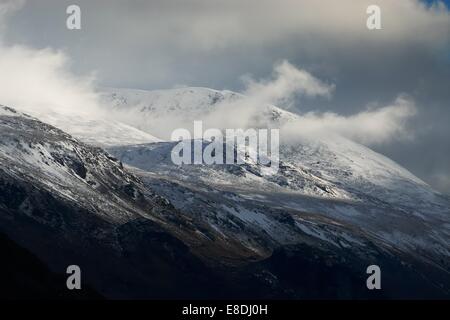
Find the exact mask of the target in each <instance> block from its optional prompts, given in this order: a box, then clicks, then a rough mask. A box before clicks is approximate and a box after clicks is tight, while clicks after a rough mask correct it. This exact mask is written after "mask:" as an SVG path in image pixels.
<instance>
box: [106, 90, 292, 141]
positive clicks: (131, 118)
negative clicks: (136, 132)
mask: <svg viewBox="0 0 450 320" xmlns="http://www.w3.org/2000/svg"><path fill="white" fill-rule="evenodd" d="M245 99H246V97H245V96H244V95H242V94H240V93H236V92H232V91H228V90H223V91H219V90H213V89H209V88H198V87H188V88H178V89H169V90H155V91H145V90H133V89H112V88H109V89H103V90H102V92H101V100H102V102H103V105H104V106H106V107H107V109H108V110H109V112H111V111H112V112H114V111H115V112H119V114H120V118H121V121H123V122H125V123H127V124H129V125H131V126H133V127H136V128H139V129H140V130H142V131H145V132H147V133H151V134H153V135H155V136H157V137H162V138H164V139H170V133H171V132H172V131H173V130H174V129H177V128H180V127H181V128H190V126H192V124H193V122H194V121H195V120H202V121H203V122H205V124H206V125H211V126H212V127H222V126H224V127H225V128H228V127H227V122H226V118H228V117H229V116H230V112H229V110H230V108H233V109H234V110H236V111H237V110H239V112H240V113H241V114H243V113H245V114H246V116H245V120H246V121H245V125H247V126H249V127H267V126H273V125H279V124H280V123H282V122H285V121H290V120H292V119H296V118H297V116H296V115H295V114H293V113H290V112H288V111H285V110H283V109H280V108H278V107H276V106H273V105H268V104H267V105H262V106H259V105H258V106H257V107H256V108H248V107H246V106H245V107H244V106H241V105H240V104H241V103H242V102H243V101H244V102H245ZM244 108H245V109H246V110H245V112H244V110H243V109H244ZM232 116H233V115H232ZM234 116H235V117H237V118H242V116H241V115H238V114H236V115H234Z"/></svg>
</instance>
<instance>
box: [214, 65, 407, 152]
mask: <svg viewBox="0 0 450 320" xmlns="http://www.w3.org/2000/svg"><path fill="white" fill-rule="evenodd" d="M246 84H247V89H246V90H245V91H244V96H242V97H241V98H240V99H238V100H234V101H225V102H223V103H221V104H219V106H218V108H217V109H216V110H215V111H214V112H212V113H211V114H210V115H208V117H207V119H206V122H207V123H208V125H209V126H212V127H222V128H223V127H225V128H236V127H249V126H251V125H252V124H254V119H255V118H257V117H258V115H259V113H261V112H262V111H263V107H264V106H266V105H276V106H278V107H282V108H283V107H284V105H283V104H286V103H287V104H289V101H292V100H293V97H294V96H298V95H300V96H303V95H306V96H322V97H327V98H329V99H332V98H331V97H332V93H333V91H334V90H335V85H334V84H332V85H330V84H325V83H324V82H322V81H321V80H319V79H317V78H315V77H314V76H313V75H311V74H310V73H308V72H307V71H305V70H301V69H298V68H296V67H295V66H293V65H292V64H290V63H289V62H287V61H283V62H282V63H279V64H276V65H275V66H274V73H273V78H272V79H270V80H267V79H264V80H261V81H256V80H254V79H251V78H247V80H246ZM372 104H373V103H372ZM284 109H286V108H284ZM300 111H301V107H300ZM415 114H416V107H415V104H414V101H413V100H412V99H411V98H409V97H407V96H406V95H401V94H400V95H399V96H398V97H397V98H396V99H395V101H394V102H393V103H392V104H390V105H388V106H383V107H378V108H374V107H371V108H368V110H365V111H362V112H359V113H356V114H353V115H350V116H343V115H339V114H337V113H334V112H318V111H315V112H306V113H302V112H300V114H299V117H298V118H296V119H293V120H291V121H289V122H287V123H283V124H282V127H281V129H282V132H283V133H284V135H285V138H288V139H289V138H294V137H295V136H299V135H300V136H301V135H311V134H313V135H334V134H337V135H341V136H344V137H347V138H349V139H351V140H354V141H358V142H360V143H363V144H367V145H370V144H380V143H387V142H390V141H392V140H394V139H404V138H408V137H410V135H411V134H412V132H409V131H408V130H407V121H408V119H409V118H411V117H412V116H414V115H415Z"/></svg>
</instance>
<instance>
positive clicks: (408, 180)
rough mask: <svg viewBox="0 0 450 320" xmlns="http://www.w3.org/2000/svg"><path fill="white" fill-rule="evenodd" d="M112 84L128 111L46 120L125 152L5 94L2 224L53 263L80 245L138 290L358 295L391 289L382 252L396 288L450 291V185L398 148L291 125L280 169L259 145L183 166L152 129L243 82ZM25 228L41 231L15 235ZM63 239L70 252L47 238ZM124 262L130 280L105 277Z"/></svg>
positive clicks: (190, 117) (200, 111)
mask: <svg viewBox="0 0 450 320" xmlns="http://www.w3.org/2000/svg"><path fill="white" fill-rule="evenodd" d="M102 95H103V102H104V104H105V106H106V107H107V108H110V109H109V112H111V113H112V114H114V113H115V112H118V114H119V115H120V122H118V123H116V122H109V120H106V119H105V120H104V122H103V121H101V122H86V120H85V119H83V118H81V119H79V120H78V121H74V122H71V121H69V120H70V119H69V118H67V120H68V121H65V122H64V121H61V120H60V119H61V115H60V114H57V115H56V116H55V117H54V119H53V120H52V116H53V115H52V114H46V115H42V116H41V117H40V120H44V119H45V120H44V121H46V122H50V123H52V122H53V123H54V124H57V125H58V124H59V127H60V128H61V127H65V128H66V129H65V130H67V131H68V132H69V133H73V134H74V135H75V136H76V137H78V138H81V139H82V140H84V141H85V142H88V143H92V144H96V145H102V146H105V147H107V151H108V152H109V154H111V155H112V156H110V155H109V154H108V153H106V152H104V151H102V150H101V149H99V148H96V147H92V146H89V145H87V144H85V143H83V142H80V141H79V140H77V139H76V138H74V137H72V136H70V135H68V134H66V133H64V132H63V131H60V130H58V129H56V128H54V127H52V126H49V125H47V124H45V123H42V122H40V121H38V120H37V119H35V118H31V117H29V116H26V115H24V114H20V113H18V112H17V111H15V110H13V109H9V108H1V109H0V111H1V112H0V132H1V133H2V139H1V141H0V158H1V159H2V163H7V164H8V166H7V167H6V168H8V169H6V170H3V171H2V172H1V175H0V182H1V186H2V194H7V195H8V196H6V197H3V198H2V197H1V196H0V209H1V212H2V215H1V217H0V219H2V221H3V223H2V227H1V230H0V231H2V232H4V233H6V234H7V235H8V236H9V237H11V238H12V239H13V240H14V241H17V242H18V243H20V244H21V245H23V246H25V247H26V248H28V249H29V250H31V251H32V252H35V253H37V254H38V256H39V257H40V258H41V259H43V260H44V261H45V262H47V263H48V264H52V263H51V262H52V261H58V262H57V263H53V269H54V270H61V268H62V265H63V264H64V263H65V261H67V258H68V257H71V255H70V254H68V252H75V253H76V254H75V255H74V257H76V258H77V259H80V260H82V261H83V262H84V263H86V265H87V266H88V269H89V268H93V266H94V265H95V266H96V267H95V270H96V272H93V274H92V276H91V277H90V278H89V281H90V283H91V284H92V286H93V287H94V289H96V290H98V291H99V292H100V293H101V294H103V295H106V296H112V297H117V296H120V294H119V293H120V292H123V291H121V289H123V288H124V287H126V288H127V289H128V290H127V294H126V293H122V294H124V295H125V296H126V297H150V296H155V297H156V296H158V294H157V293H155V295H152V294H151V293H149V292H148V291H146V290H145V288H152V289H156V292H159V294H160V295H159V296H164V294H166V295H167V296H173V295H174V292H176V290H178V289H179V287H177V286H175V287H173V283H172V282H171V281H170V280H169V279H170V278H171V277H176V278H177V281H178V280H179V281H180V282H182V283H184V287H183V286H182V287H183V288H185V289H186V291H183V290H181V291H182V294H180V296H184V297H186V296H188V297H192V296H193V295H194V296H195V295H196V294H197V296H199V297H206V296H208V295H209V296H211V295H212V296H214V297H216V296H217V295H218V293H217V288H219V287H220V288H222V289H223V291H222V292H223V296H225V297H233V298H236V297H242V296H243V297H288V298H305V297H309V298H311V297H316V298H317V297H347V298H349V297H375V296H376V297H378V294H379V293H373V292H368V291H367V290H365V278H366V273H365V272H366V267H367V266H368V265H370V264H378V265H380V266H381V268H382V270H383V279H384V280H383V281H384V282H383V286H384V291H383V293H381V294H382V295H383V296H385V297H443V296H449V295H450V273H449V271H448V270H449V267H450V249H449V245H448V243H450V201H449V199H448V198H446V197H444V196H442V195H440V194H439V193H437V192H435V191H434V190H432V189H431V188H430V187H429V186H428V185H427V184H426V183H424V182H423V181H421V180H420V179H418V178H417V177H415V176H414V175H413V174H411V173H410V172H408V171H407V170H405V169H404V168H402V167H401V166H399V165H398V164H396V163H394V162H393V161H391V160H390V159H388V158H386V157H384V156H382V155H380V154H378V153H376V152H374V151H372V150H370V149H368V148H367V147H364V146H362V145H360V144H357V143H354V142H351V141H349V140H347V139H344V138H340V137H333V138H311V137H309V138H306V137H305V138H302V139H297V140H295V141H292V140H290V141H289V143H288V142H286V141H285V142H283V139H281V142H282V145H281V147H280V169H279V171H278V172H277V173H276V174H267V172H266V170H265V169H264V167H263V166H261V165H259V164H255V163H253V162H250V161H247V162H246V163H244V164H242V165H237V164H234V165H182V166H177V165H174V164H173V163H172V161H171V158H170V153H171V150H172V148H173V146H174V145H175V144H176V143H175V142H170V141H161V140H159V139H157V138H153V137H154V136H158V137H164V136H166V137H167V134H166V133H167V132H170V130H172V129H175V128H177V127H179V126H180V125H181V124H186V123H191V122H193V121H194V120H202V119H203V118H205V117H206V118H208V117H209V116H210V115H211V114H214V113H215V112H216V110H217V108H224V107H225V106H227V104H229V103H233V102H234V101H236V100H239V99H243V96H242V95H239V94H237V93H233V92H229V91H215V90H211V89H206V88H182V89H173V90H167V91H164V90H161V91H151V92H146V91H138V90H125V89H108V90H105V91H104V92H103V94H102ZM252 116H253V114H252ZM296 117H298V116H297V115H294V114H292V113H289V112H288V111H285V110H282V109H280V108H277V107H275V106H270V105H267V106H264V107H263V108H262V109H261V110H259V112H258V113H257V114H255V115H254V117H252V119H253V120H254V122H253V123H252V124H255V125H257V126H261V127H264V126H270V127H276V126H277V125H280V124H282V123H285V122H289V121H292V120H293V119H294V120H295V119H296ZM167 119H173V121H170V122H168V121H167ZM161 122H163V123H161ZM64 123H65V124H64ZM87 128H90V130H89V131H88V130H85V129H87ZM104 128H107V130H104ZM122 129H124V130H125V131H128V134H127V133H126V132H123V131H122ZM99 131H100V132H101V134H98V132H99ZM96 132H97V133H96ZM147 135H148V136H147ZM281 138H282V137H281ZM147 139H150V141H147ZM205 143H206V142H205ZM116 158H117V159H118V160H115V159H116ZM122 163H124V164H125V168H123V167H122ZM33 190H35V191H33ZM47 198H50V199H54V200H51V201H50V200H49V201H50V202H45V201H43V200H42V199H47ZM11 199H14V201H12V200H11ZM38 203H43V205H41V207H39V205H37V204H38ZM36 206H37V207H38V208H40V210H38V211H36V210H34V209H33V208H34V207H36ZM52 207H56V208H58V210H54V209H52ZM34 212H37V213H36V214H34ZM11 217H13V218H11ZM22 225H23V226H25V227H23V226H22ZM20 228H26V229H27V230H32V232H30V233H29V234H28V233H27V234H28V236H18V233H17V230H19V229H20ZM43 238H44V239H51V240H48V241H47V240H46V241H43V242H42V243H41V240H42V239H43ZM55 243H57V244H58V248H59V249H58V250H56V249H55V252H57V254H59V255H60V258H56V257H55V255H56V253H53V251H51V250H50V251H49V250H48V248H49V247H51V248H53V245H54V244H55ZM83 248H88V249H87V250H84V249H83ZM161 248H163V249H161ZM52 250H53V249H52ZM99 260H101V261H99ZM115 263H117V264H119V265H120V266H118V267H117V268H115V269H114V270H109V269H108V267H107V265H108V264H109V265H111V264H115ZM150 266H154V267H153V268H151V267H150ZM149 268H150V269H149ZM130 270H132V271H131V272H129V271H130ZM129 273H131V274H132V275H129ZM99 274H101V275H102V276H99ZM180 274H183V275H184V277H181V276H180ZM306 275H307V276H306ZM399 275H401V276H399ZM114 276H117V277H119V278H120V279H122V280H123V281H119V282H120V284H119V285H112V284H109V285H106V282H104V281H106V279H108V278H110V277H114ZM95 277H99V279H98V280H96V278H95ZM158 277H162V278H161V279H162V280H155V279H158ZM305 277H307V278H308V280H306V279H305ZM230 279H232V280H230ZM158 281H159V282H158ZM195 282H197V283H198V285H193V283H195ZM171 285H172V286H171ZM108 286H109V287H108ZM342 286H346V288H347V289H346V290H344V291H345V292H344V293H343V291H342ZM243 287H245V288H246V289H243ZM189 288H191V289H192V288H196V290H194V291H192V290H191V291H189ZM158 290H159V291H158ZM161 290H162V291H161ZM164 290H165V291H164ZM171 290H173V291H171Z"/></svg>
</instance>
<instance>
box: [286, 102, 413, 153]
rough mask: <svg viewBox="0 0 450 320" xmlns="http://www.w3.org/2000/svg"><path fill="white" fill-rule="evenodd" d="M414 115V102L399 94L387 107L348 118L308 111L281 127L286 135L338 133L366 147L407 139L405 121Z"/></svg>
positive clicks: (330, 113) (408, 134)
mask: <svg viewBox="0 0 450 320" xmlns="http://www.w3.org/2000/svg"><path fill="white" fill-rule="evenodd" d="M415 114H416V107H415V105H414V102H413V101H412V100H410V99H408V98H407V97H405V96H402V95H400V96H399V97H397V99H396V100H395V101H394V102H393V103H392V104H391V105H388V106H384V107H381V108H378V109H372V110H367V111H363V112H360V113H357V114H354V115H351V116H347V117H345V116H342V115H338V114H336V113H333V112H326V113H315V112H310V113H306V114H304V115H302V116H301V117H300V119H299V120H297V121H294V122H292V123H289V124H286V125H285V127H284V128H283V129H284V130H285V131H286V132H287V134H288V135H290V136H291V137H292V136H296V135H303V134H306V135H311V134H312V135H324V134H325V135H334V134H338V135H341V136H344V137H347V138H349V139H351V140H353V141H358V142H361V143H364V144H366V145H370V144H379V143H386V142H391V141H392V140H401V139H405V138H410V137H411V134H412V132H410V131H408V130H407V129H406V128H407V120H408V119H409V118H411V117H412V116H414V115H415Z"/></svg>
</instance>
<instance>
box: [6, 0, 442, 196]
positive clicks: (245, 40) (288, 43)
mask: <svg viewBox="0 0 450 320" xmlns="http://www.w3.org/2000/svg"><path fill="white" fill-rule="evenodd" d="M0 1H4V0H0ZM373 2H374V1H370V0H367V1H366V0H361V1H350V0H349V1H299V0H278V1H275V0H273V1H267V0H239V1H238V0H227V1H219V0H209V1H206V0H204V1H198V0H179V1H170V0H169V1H167V0H165V1H162V0H157V1H152V0H148V1H139V0H135V1H133V0H131V1H118V0H108V1H106V0H104V1H101V0H89V1H87V0H78V1H65V0H64V1H56V0H40V1H31V0H29V1H27V2H26V3H25V5H24V6H23V8H22V9H21V10H19V11H17V12H16V13H15V14H14V15H13V16H11V17H10V19H9V21H8V25H7V29H6V31H5V32H6V34H5V37H4V40H5V42H6V43H8V44H17V43H19V44H25V45H28V46H31V47H35V48H46V47H52V48H57V49H63V50H64V51H65V52H66V53H67V55H68V56H70V57H71V59H72V70H73V71H74V72H76V73H80V74H86V73H90V72H93V71H95V72H96V77H97V79H98V83H99V85H102V86H111V87H129V88H141V89H159V88H171V87H174V86H177V85H189V86H205V87H211V88H215V89H230V90H237V91H240V90H242V89H243V83H242V81H241V80H240V78H241V76H242V75H245V74H251V75H252V76H253V77H254V78H265V77H268V76H269V75H270V73H271V72H272V69H273V65H274V63H276V62H278V61H281V60H288V61H289V62H290V63H292V64H293V65H295V66H297V67H299V68H302V69H305V70H307V71H308V72H310V73H311V74H313V75H314V76H316V77H317V78H319V79H322V80H324V81H326V82H330V83H333V84H335V85H336V89H335V91H334V93H333V97H332V98H331V99H325V98H318V99H317V98H315V99H307V98H304V99H302V100H301V101H297V104H296V105H295V108H296V109H298V110H299V111H302V112H305V111H310V110H320V111H328V110H331V111H334V112H336V113H339V114H344V115H346V114H351V113H355V112H359V111H362V110H365V109H366V108H367V106H368V105H385V104H388V103H390V102H392V101H393V100H394V99H395V98H396V97H397V95H399V94H401V93H405V94H407V95H409V96H410V97H412V98H413V99H414V100H415V103H416V106H417V108H418V114H417V115H416V116H415V117H414V118H413V119H412V120H411V121H410V124H409V127H410V129H411V132H412V133H413V134H414V136H413V138H411V139H409V140H401V141H399V140H396V139H394V140H393V141H391V142H390V143H384V144H381V145H373V146H371V147H372V148H374V149H376V150H378V151H380V152H382V153H384V154H386V155H387V156H389V157H391V158H393V159H394V160H396V161H397V162H399V163H400V164H402V165H403V166H405V167H406V168H408V169H409V170H411V171H412V172H413V173H415V174H416V175H418V176H419V177H421V178H422V179H424V180H425V181H427V182H428V183H430V184H432V185H433V186H434V187H435V188H437V189H439V190H441V191H443V192H446V193H450V192H449V190H450V161H449V159H450V143H449V137H450V125H449V124H450V90H449V89H450V86H449V83H450V13H449V11H448V9H446V8H445V7H444V6H440V7H439V6H435V7H433V8H429V7H428V8H427V7H426V6H425V5H424V4H423V3H421V2H419V1H418V0H417V1H416V0H404V1H403V0H402V1H398V0H397V1H396V0H382V1H376V3H377V4H378V5H379V6H380V7H381V10H382V27H383V29H382V30H378V31H369V30H367V28H366V26H365V23H366V18H367V14H366V12H365V11H366V8H367V6H368V5H369V4H372V3H373ZM70 4H78V5H79V6H80V7H81V10H82V30H80V31H69V30H67V29H66V28H65V21H66V18H67V15H66V14H65V10H66V8H67V6H68V5H70Z"/></svg>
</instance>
